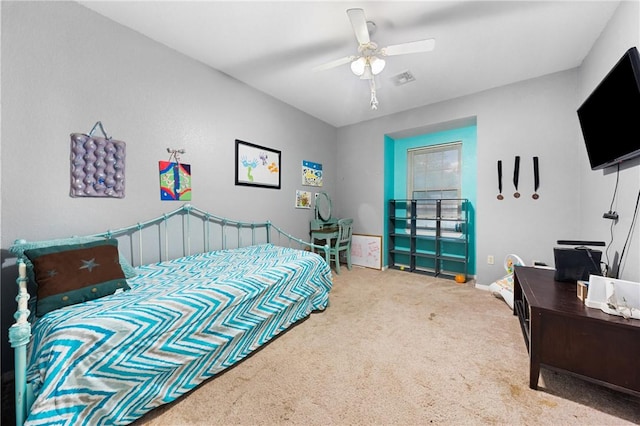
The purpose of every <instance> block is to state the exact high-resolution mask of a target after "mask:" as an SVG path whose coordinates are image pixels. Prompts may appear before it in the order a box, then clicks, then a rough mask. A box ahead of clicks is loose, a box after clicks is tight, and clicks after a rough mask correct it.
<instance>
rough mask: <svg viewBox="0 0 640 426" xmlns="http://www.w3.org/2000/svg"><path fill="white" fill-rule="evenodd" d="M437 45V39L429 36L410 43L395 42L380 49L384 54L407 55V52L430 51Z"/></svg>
mask: <svg viewBox="0 0 640 426" xmlns="http://www.w3.org/2000/svg"><path fill="white" fill-rule="evenodd" d="M435 47H436V40H435V39H433V38H429V39H426V40H418V41H411V42H409V43H402V44H394V45H391V46H387V47H383V48H382V49H380V54H381V55H383V56H394V55H405V54H407V53H422V52H430V51H432V50H433V49H434V48H435Z"/></svg>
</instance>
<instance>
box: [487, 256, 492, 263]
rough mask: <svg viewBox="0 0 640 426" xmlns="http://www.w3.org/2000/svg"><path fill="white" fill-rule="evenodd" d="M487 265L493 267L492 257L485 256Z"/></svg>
mask: <svg viewBox="0 0 640 426" xmlns="http://www.w3.org/2000/svg"><path fill="white" fill-rule="evenodd" d="M487 263H488V264H489V265H493V256H492V255H489V256H487Z"/></svg>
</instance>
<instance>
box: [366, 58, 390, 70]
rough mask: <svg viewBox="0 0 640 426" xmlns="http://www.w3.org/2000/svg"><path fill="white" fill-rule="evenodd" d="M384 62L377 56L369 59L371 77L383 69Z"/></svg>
mask: <svg viewBox="0 0 640 426" xmlns="http://www.w3.org/2000/svg"><path fill="white" fill-rule="evenodd" d="M386 63H387V62H386V61H385V60H384V59H382V58H378V57H377V56H371V57H370V58H369V64H370V65H371V72H372V73H373V75H378V74H380V73H381V72H382V70H383V69H384V66H385V65H386Z"/></svg>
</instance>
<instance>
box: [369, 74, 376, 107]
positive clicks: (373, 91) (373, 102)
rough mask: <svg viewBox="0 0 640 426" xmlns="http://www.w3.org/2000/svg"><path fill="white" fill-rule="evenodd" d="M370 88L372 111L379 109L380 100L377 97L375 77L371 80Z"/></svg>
mask: <svg viewBox="0 0 640 426" xmlns="http://www.w3.org/2000/svg"><path fill="white" fill-rule="evenodd" d="M369 88H371V109H372V110H376V109H378V98H377V97H376V82H375V79H374V78H373V76H372V77H371V80H369Z"/></svg>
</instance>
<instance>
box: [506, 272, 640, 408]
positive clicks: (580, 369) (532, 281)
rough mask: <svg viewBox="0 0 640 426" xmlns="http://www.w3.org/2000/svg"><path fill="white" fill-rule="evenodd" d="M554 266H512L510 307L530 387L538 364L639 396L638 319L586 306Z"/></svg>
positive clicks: (534, 383) (535, 377)
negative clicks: (527, 363) (526, 355)
mask: <svg viewBox="0 0 640 426" xmlns="http://www.w3.org/2000/svg"><path fill="white" fill-rule="evenodd" d="M554 272H555V271H553V270H548V269H540V268H532V267H525V266H516V267H515V273H514V287H513V299H514V304H513V313H514V315H517V316H518V318H519V320H520V325H521V327H522V333H523V335H524V339H525V343H526V345H527V349H528V350H529V357H530V368H529V387H530V388H531V389H537V388H538V376H539V374H540V367H541V366H544V367H546V368H549V369H552V370H558V371H561V372H568V373H570V374H573V375H575V376H578V377H580V378H582V379H585V380H589V381H591V382H595V383H598V384H601V385H604V386H607V387H610V388H612V389H616V390H619V391H622V392H627V393H630V394H633V395H637V396H640V320H636V319H624V318H623V317H619V316H616V315H609V314H606V313H604V312H602V311H601V310H599V309H594V308H589V307H587V306H585V305H584V304H583V303H582V301H581V300H580V299H578V297H577V295H576V285H575V284H572V283H566V282H559V281H555V280H554Z"/></svg>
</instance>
